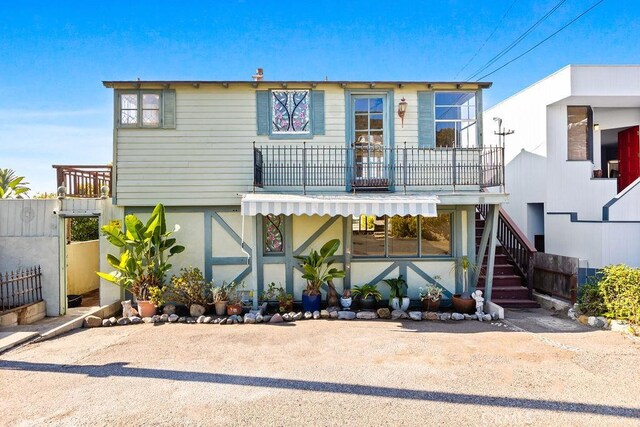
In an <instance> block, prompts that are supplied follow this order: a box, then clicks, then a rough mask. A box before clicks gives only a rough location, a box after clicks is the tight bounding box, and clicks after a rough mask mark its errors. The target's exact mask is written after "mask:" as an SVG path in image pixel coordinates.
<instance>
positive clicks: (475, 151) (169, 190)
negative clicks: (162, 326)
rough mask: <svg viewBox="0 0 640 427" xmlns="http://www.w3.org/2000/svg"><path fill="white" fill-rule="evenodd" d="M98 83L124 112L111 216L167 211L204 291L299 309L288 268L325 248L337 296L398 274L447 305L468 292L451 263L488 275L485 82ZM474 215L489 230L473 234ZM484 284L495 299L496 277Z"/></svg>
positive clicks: (495, 156)
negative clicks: (334, 247) (272, 287)
mask: <svg viewBox="0 0 640 427" xmlns="http://www.w3.org/2000/svg"><path fill="white" fill-rule="evenodd" d="M104 85H105V86H106V87H107V88H110V89H113V93H114V106H115V109H114V144H113V150H114V153H113V155H114V168H113V179H114V182H113V203H114V204H115V205H118V206H122V207H124V209H125V213H127V214H128V213H136V214H139V215H142V216H144V215H145V213H149V212H150V210H151V209H152V207H153V206H154V205H155V204H156V203H163V204H164V205H165V206H166V207H167V212H168V216H169V218H168V219H169V220H170V221H172V222H175V223H178V224H180V226H181V231H180V232H179V234H178V235H177V236H176V237H177V238H178V239H179V240H180V241H181V243H183V244H185V245H186V247H187V250H186V252H185V253H183V254H181V258H180V259H179V260H178V259H177V258H176V261H175V264H181V265H183V266H186V265H193V266H196V267H199V268H201V269H202V270H203V271H204V272H205V276H206V278H207V279H208V280H214V281H215V282H222V281H227V282H228V281H231V280H236V281H244V283H245V285H246V287H247V289H251V290H254V291H255V292H254V294H255V295H257V294H259V293H260V292H261V291H262V290H263V289H264V288H265V286H266V284H268V283H270V282H276V283H278V282H280V283H282V284H283V285H284V286H286V289H287V290H288V291H289V292H291V293H293V294H294V298H295V299H296V300H300V298H301V293H302V290H303V289H304V286H305V283H304V280H303V279H302V277H301V274H302V273H301V272H300V271H299V265H298V264H299V261H297V260H296V259H295V258H294V256H296V255H300V254H306V253H308V251H309V250H310V249H312V248H315V249H319V247H320V246H321V245H322V244H323V243H325V242H326V241H327V240H329V239H331V238H338V239H340V242H341V246H340V249H339V251H338V253H337V265H338V266H339V267H340V268H342V269H344V270H345V271H346V277H345V278H344V280H339V281H337V282H336V286H337V288H338V290H339V291H340V290H342V288H349V287H351V286H353V285H360V284H364V283H375V284H377V283H380V282H381V280H382V279H385V278H387V277H396V276H398V275H399V274H402V275H403V276H404V277H405V278H407V281H408V283H409V296H410V297H412V298H417V296H418V287H420V286H425V285H426V284H427V283H437V284H439V285H440V286H442V287H443V288H444V290H445V296H446V297H450V296H451V295H452V294H455V293H460V292H461V291H462V290H463V289H462V288H463V286H464V285H463V283H464V280H462V276H463V269H462V268H461V267H460V263H456V260H457V259H461V258H462V257H468V259H470V260H472V261H477V259H481V260H482V259H484V258H485V257H486V258H487V259H488V261H487V262H488V264H489V266H490V267H492V266H493V265H494V263H495V257H494V253H495V246H496V234H495V229H496V227H495V225H494V223H495V221H493V220H492V218H494V217H497V212H498V208H499V206H500V204H501V203H503V202H505V201H506V200H507V195H506V194H505V192H504V191H501V187H500V186H501V185H502V184H503V163H502V155H503V153H502V149H501V148H499V147H486V146H484V145H483V143H482V140H483V130H482V123H483V121H482V91H483V90H484V89H486V88H489V87H490V84H489V83H477V82H474V83H465V82H462V83H447V82H401V81H367V82H362V81H295V80H292V81H266V80H262V75H261V74H257V75H256V76H255V77H254V80H249V81H105V82H104ZM490 187H491V188H495V189H497V191H493V192H486V191H484V190H485V189H487V188H490ZM480 204H482V205H488V206H489V208H488V209H485V212H489V213H488V214H487V216H488V217H489V221H487V223H488V224H489V226H487V227H485V228H484V231H482V230H480V231H479V232H478V235H476V206H477V205H480ZM478 248H479V249H478ZM176 267H179V266H176ZM466 274H468V275H469V277H468V279H469V280H470V283H471V285H472V286H473V284H474V283H475V282H474V279H477V277H474V274H473V271H472V270H469V271H467V272H466ZM476 276H477V275H476ZM480 280H481V281H480V284H481V285H483V286H484V285H485V282H486V293H488V294H490V293H491V286H492V276H491V275H489V277H487V278H486V280H485V278H480ZM380 290H381V291H382V292H383V294H386V293H388V289H387V288H386V287H385V286H382V285H381V286H380ZM525 295H526V289H525Z"/></svg>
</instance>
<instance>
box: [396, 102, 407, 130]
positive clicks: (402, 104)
mask: <svg viewBox="0 0 640 427" xmlns="http://www.w3.org/2000/svg"><path fill="white" fill-rule="evenodd" d="M406 112H407V101H406V100H405V99H404V97H402V99H401V100H400V102H399V103H398V117H400V122H401V123H402V127H404V114H405V113H406Z"/></svg>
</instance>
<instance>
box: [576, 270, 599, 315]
mask: <svg viewBox="0 0 640 427" xmlns="http://www.w3.org/2000/svg"><path fill="white" fill-rule="evenodd" d="M589 279H590V280H589V282H588V283H586V284H584V285H582V286H581V287H580V289H579V290H578V308H579V309H580V312H581V313H584V314H586V315H588V316H602V315H603V314H604V313H605V311H606V308H605V306H604V299H603V298H602V293H601V292H600V286H599V285H598V281H597V280H595V279H594V278H593V277H590V278H589Z"/></svg>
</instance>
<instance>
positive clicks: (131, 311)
mask: <svg viewBox="0 0 640 427" xmlns="http://www.w3.org/2000/svg"><path fill="white" fill-rule="evenodd" d="M120 304H122V317H133V316H137V315H138V312H137V310H136V309H135V308H133V307H131V300H130V299H128V300H126V301H122V302H121V303H120Z"/></svg>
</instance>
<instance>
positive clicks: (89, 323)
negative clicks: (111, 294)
mask: <svg viewBox="0 0 640 427" xmlns="http://www.w3.org/2000/svg"><path fill="white" fill-rule="evenodd" d="M314 319H338V320H379V319H382V320H384V319H388V320H409V319H410V320H412V321H416V322H419V321H423V320H425V321H441V322H446V321H463V320H475V321H481V322H482V321H491V320H497V319H498V313H492V314H485V315H483V316H481V317H480V318H479V317H478V316H477V315H475V314H462V313H448V312H447V313H441V312H435V311H408V312H406V311H402V310H393V311H391V310H389V309H388V308H379V309H377V310H376V311H351V310H340V309H339V308H338V307H329V308H327V309H326V310H320V311H314V312H310V311H307V312H301V311H298V312H294V311H292V312H289V313H283V314H280V313H276V314H273V315H271V314H263V311H262V310H252V311H251V312H249V313H247V314H245V315H231V316H205V315H202V316H198V317H187V316H178V315H177V314H175V313H174V314H162V315H159V314H156V315H155V316H152V317H144V318H141V317H138V316H132V317H120V318H117V317H109V318H105V319H101V318H100V317H97V316H87V317H86V318H85V320H84V327H85V328H94V327H109V326H124V325H135V324H142V323H188V324H214V325H236V324H255V323H273V324H277V323H288V322H295V321H300V320H314Z"/></svg>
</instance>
